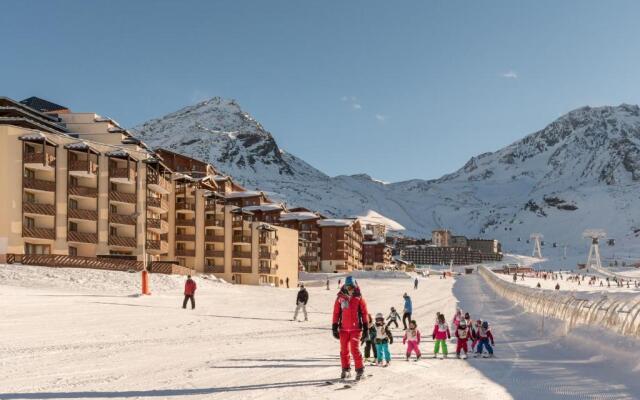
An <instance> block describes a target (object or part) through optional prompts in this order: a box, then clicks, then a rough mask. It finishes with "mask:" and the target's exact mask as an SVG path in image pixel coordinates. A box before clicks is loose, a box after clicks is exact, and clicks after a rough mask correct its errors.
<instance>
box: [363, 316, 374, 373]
mask: <svg viewBox="0 0 640 400" xmlns="http://www.w3.org/2000/svg"><path fill="white" fill-rule="evenodd" d="M367 318H368V320H369V323H368V324H367V325H368V327H369V329H368V330H367V336H366V337H363V338H362V339H360V344H364V360H365V361H366V362H369V361H370V359H369V356H371V353H373V359H374V360H376V359H377V358H378V353H377V352H376V344H375V343H374V342H373V338H375V337H376V327H375V323H374V322H373V318H371V314H369V315H367Z"/></svg>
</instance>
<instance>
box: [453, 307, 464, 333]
mask: <svg viewBox="0 0 640 400" xmlns="http://www.w3.org/2000/svg"><path fill="white" fill-rule="evenodd" d="M461 320H462V310H460V309H459V308H457V309H456V314H455V315H454V317H453V329H457V328H458V325H459V324H460V321H461Z"/></svg>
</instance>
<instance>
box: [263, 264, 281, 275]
mask: <svg viewBox="0 0 640 400" xmlns="http://www.w3.org/2000/svg"><path fill="white" fill-rule="evenodd" d="M277 272H278V270H277V269H275V268H271V267H263V266H260V267H258V273H259V274H262V275H275V274H276V273H277Z"/></svg>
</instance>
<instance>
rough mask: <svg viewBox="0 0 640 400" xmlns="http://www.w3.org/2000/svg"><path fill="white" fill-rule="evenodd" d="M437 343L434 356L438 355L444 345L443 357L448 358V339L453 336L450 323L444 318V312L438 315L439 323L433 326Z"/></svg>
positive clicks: (434, 338) (433, 335) (433, 336)
mask: <svg viewBox="0 0 640 400" xmlns="http://www.w3.org/2000/svg"><path fill="white" fill-rule="evenodd" d="M431 337H432V339H433V340H435V345H434V348H433V358H436V357H437V356H438V352H439V350H440V346H442V355H443V358H447V355H448V354H449V352H448V351H447V339H450V338H451V332H450V331H449V325H447V322H446V321H445V319H444V314H440V316H439V317H438V323H437V324H436V325H435V326H434V327H433V334H431Z"/></svg>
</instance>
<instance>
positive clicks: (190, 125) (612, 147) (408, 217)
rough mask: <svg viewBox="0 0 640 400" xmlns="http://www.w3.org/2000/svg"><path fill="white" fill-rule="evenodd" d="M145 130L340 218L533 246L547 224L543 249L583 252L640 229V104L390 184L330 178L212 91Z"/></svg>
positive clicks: (582, 117)
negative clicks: (599, 238)
mask: <svg viewBox="0 0 640 400" xmlns="http://www.w3.org/2000/svg"><path fill="white" fill-rule="evenodd" d="M135 130H136V131H137V132H138V134H139V136H140V138H141V139H142V140H144V141H145V142H147V143H148V144H150V145H151V146H153V147H160V146H162V147H166V148H169V149H173V150H175V151H178V152H181V153H184V154H188V155H192V156H194V157H197V158H201V159H204V160H208V161H209V162H211V163H212V164H214V165H216V166H217V167H218V168H219V169H221V170H222V171H224V172H225V173H227V174H230V175H232V176H233V177H234V178H236V179H237V180H239V181H240V182H242V183H243V184H244V185H245V186H247V187H248V188H251V189H253V188H260V189H262V190H265V191H267V192H269V193H270V194H271V196H272V197H274V198H276V199H280V200H283V201H286V202H287V203H288V204H289V205H300V206H306V207H309V208H312V209H317V210H320V211H322V212H323V213H326V214H329V215H334V216H353V215H363V214H366V213H367V212H368V211H369V210H375V211H376V212H378V213H380V214H382V215H384V216H386V217H388V218H391V219H393V220H395V221H397V222H398V223H400V224H401V225H403V226H404V227H405V228H406V229H407V232H408V233H409V234H414V235H427V234H428V233H429V232H430V231H431V230H432V229H434V228H438V227H444V228H450V229H452V230H454V231H455V232H456V233H460V234H465V235H468V236H485V237H496V238H498V239H500V240H502V241H503V243H504V246H505V248H506V249H508V250H512V251H526V250H528V249H529V245H528V244H527V243H526V240H527V238H528V237H529V235H530V233H531V232H542V233H543V234H544V235H545V238H546V239H545V240H546V242H547V246H546V249H547V250H545V251H544V252H546V253H547V254H552V253H553V254H556V253H557V254H559V252H561V250H560V249H561V248H562V246H561V245H562V244H567V245H569V250H568V253H569V255H571V254H572V253H573V254H575V253H576V251H578V250H579V251H580V252H583V251H584V248H585V246H586V242H585V240H584V239H582V238H581V233H582V231H583V230H584V229H586V228H603V229H605V230H607V232H609V237H613V238H615V239H616V240H617V245H616V247H615V249H616V250H617V255H618V256H619V255H620V254H621V253H624V252H625V251H631V249H632V248H634V247H635V244H636V242H637V241H638V238H637V234H638V233H640V207H639V206H638V198H639V196H640V195H639V193H640V192H639V190H638V189H640V108H639V107H638V106H631V105H626V104H623V105H620V106H617V107H597V108H591V107H583V108H580V109H577V110H574V111H571V112H570V113H568V114H566V115H564V116H562V117H560V118H558V119H557V120H556V121H554V122H552V123H551V124H550V125H548V126H547V127H545V128H544V129H542V130H540V131H538V132H535V133H532V134H530V135H528V136H526V137H525V138H523V139H522V140H519V141H517V142H515V143H513V144H511V145H509V146H507V147H505V148H503V149H501V150H498V151H496V152H493V153H485V154H481V155H479V156H476V157H472V158H471V159H470V160H469V161H468V162H467V163H466V164H465V165H464V166H463V167H462V168H460V169H459V170H458V171H455V172H454V173H452V174H449V175H445V176H443V177H442V178H440V179H437V180H431V181H426V180H419V179H415V180H410V181H405V182H398V183H390V184H386V183H383V182H380V181H378V180H375V179H372V178H371V177H370V176H368V175H365V174H361V175H352V176H337V177H329V176H327V175H326V174H324V173H322V172H321V171H319V170H317V169H316V168H314V167H312V166H310V165H309V164H307V163H305V162H304V161H303V160H301V159H299V158H297V157H295V156H294V155H292V154H289V153H287V152H285V151H283V150H282V149H280V148H279V147H278V145H277V143H276V142H275V140H274V138H273V136H272V135H271V134H270V133H269V132H267V131H266V130H265V129H264V128H263V127H262V125H260V124H259V123H258V122H257V121H255V120H254V119H253V118H252V117H251V116H250V115H249V114H247V113H246V112H244V111H242V109H241V108H240V106H239V105H238V104H237V103H236V102H235V101H233V100H224V99H220V98H213V99H211V100H207V101H204V102H201V103H199V104H196V105H194V106H189V107H185V108H183V109H182V110H179V111H177V112H175V113H172V114H169V115H166V116H164V117H162V118H159V119H155V120H152V121H149V122H147V123H145V124H143V125H141V126H139V127H137V128H135ZM518 238H519V239H520V240H518ZM554 242H555V243H556V244H557V247H556V248H553V247H552V246H549V245H551V244H552V243H554ZM625 249H626V250H625ZM609 250H614V248H612V249H609ZM605 254H606V251H605ZM581 257H582V256H581Z"/></svg>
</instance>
